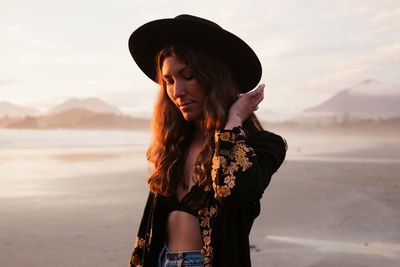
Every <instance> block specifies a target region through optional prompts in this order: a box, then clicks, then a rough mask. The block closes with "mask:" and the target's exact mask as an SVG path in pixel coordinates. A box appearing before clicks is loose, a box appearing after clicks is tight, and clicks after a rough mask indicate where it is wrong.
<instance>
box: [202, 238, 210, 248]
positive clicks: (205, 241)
mask: <svg viewBox="0 0 400 267" xmlns="http://www.w3.org/2000/svg"><path fill="white" fill-rule="evenodd" d="M203 242H204V244H206V245H207V246H208V245H210V242H211V238H210V237H209V236H205V237H203Z"/></svg>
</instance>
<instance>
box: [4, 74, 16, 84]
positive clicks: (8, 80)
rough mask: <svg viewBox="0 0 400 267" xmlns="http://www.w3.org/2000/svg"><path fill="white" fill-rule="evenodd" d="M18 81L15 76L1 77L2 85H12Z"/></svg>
mask: <svg viewBox="0 0 400 267" xmlns="http://www.w3.org/2000/svg"><path fill="white" fill-rule="evenodd" d="M16 80H17V79H16V78H15V77H13V76H0V85H5V84H10V83H13V82H15V81H16Z"/></svg>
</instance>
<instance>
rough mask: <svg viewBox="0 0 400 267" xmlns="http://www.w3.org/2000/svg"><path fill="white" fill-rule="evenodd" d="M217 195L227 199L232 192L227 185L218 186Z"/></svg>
mask: <svg viewBox="0 0 400 267" xmlns="http://www.w3.org/2000/svg"><path fill="white" fill-rule="evenodd" d="M217 193H218V195H219V196H220V197H227V196H229V195H230V194H231V190H230V189H229V187H228V186H227V185H223V186H217Z"/></svg>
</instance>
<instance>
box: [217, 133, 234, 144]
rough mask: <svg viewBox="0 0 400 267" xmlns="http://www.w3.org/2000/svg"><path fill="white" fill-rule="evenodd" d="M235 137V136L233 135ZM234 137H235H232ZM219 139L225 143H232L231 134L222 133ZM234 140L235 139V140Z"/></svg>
mask: <svg viewBox="0 0 400 267" xmlns="http://www.w3.org/2000/svg"><path fill="white" fill-rule="evenodd" d="M233 135H234V134H233ZM232 137H233V136H232ZM219 138H220V139H221V140H222V141H224V142H230V141H231V133H230V132H223V133H220V135H219ZM233 139H234V138H233Z"/></svg>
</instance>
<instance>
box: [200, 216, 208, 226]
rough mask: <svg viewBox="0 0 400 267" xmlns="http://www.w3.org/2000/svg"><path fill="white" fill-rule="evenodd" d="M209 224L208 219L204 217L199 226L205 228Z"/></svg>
mask: <svg viewBox="0 0 400 267" xmlns="http://www.w3.org/2000/svg"><path fill="white" fill-rule="evenodd" d="M209 223H210V217H204V218H202V220H201V222H200V226H201V227H206V226H207V225H208V224H209Z"/></svg>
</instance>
